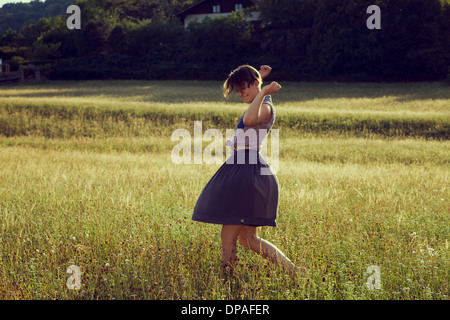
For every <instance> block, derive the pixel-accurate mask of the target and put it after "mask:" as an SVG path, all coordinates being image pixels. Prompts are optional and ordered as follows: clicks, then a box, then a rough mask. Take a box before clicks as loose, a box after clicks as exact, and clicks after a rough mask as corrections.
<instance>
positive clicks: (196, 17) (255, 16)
mask: <svg viewBox="0 0 450 320" xmlns="http://www.w3.org/2000/svg"><path fill="white" fill-rule="evenodd" d="M230 14H231V13H230V12H226V13H203V14H190V15H187V16H186V18H185V19H184V27H185V28H186V27H187V26H188V25H189V23H191V22H194V21H197V22H202V21H203V20H204V19H205V18H206V17H209V18H211V19H215V18H217V17H226V16H229V15H230ZM259 17H260V12H259V11H252V12H250V13H249V15H248V16H247V21H258V20H259Z"/></svg>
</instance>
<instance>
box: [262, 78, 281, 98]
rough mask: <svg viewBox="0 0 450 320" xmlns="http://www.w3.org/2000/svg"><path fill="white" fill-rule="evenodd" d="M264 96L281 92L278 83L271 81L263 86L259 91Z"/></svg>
mask: <svg viewBox="0 0 450 320" xmlns="http://www.w3.org/2000/svg"><path fill="white" fill-rule="evenodd" d="M261 90H262V91H263V92H264V94H265V95H269V94H274V93H275V92H278V91H280V90H281V86H280V84H279V83H278V82H275V81H273V82H272V83H271V84H269V85H267V86H264V87H263V88H262V89H261Z"/></svg>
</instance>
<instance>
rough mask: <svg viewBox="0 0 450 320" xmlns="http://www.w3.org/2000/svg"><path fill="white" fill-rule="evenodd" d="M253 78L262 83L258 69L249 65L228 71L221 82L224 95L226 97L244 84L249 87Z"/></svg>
mask: <svg viewBox="0 0 450 320" xmlns="http://www.w3.org/2000/svg"><path fill="white" fill-rule="evenodd" d="M255 80H258V82H259V83H260V84H261V83H262V78H261V75H260V74H259V72H258V70H256V69H255V68H253V67H252V66H249V65H242V66H240V67H238V68H237V69H235V70H233V71H232V72H231V73H230V75H229V76H228V78H227V80H226V81H225V83H224V84H223V95H224V97H225V98H228V96H229V95H230V93H232V92H233V91H238V90H241V89H242V88H244V86H247V88H248V87H250V85H251V84H252V83H253V82H254V81H255Z"/></svg>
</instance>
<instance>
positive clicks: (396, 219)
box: [0, 81, 450, 300]
mask: <svg viewBox="0 0 450 320" xmlns="http://www.w3.org/2000/svg"><path fill="white" fill-rule="evenodd" d="M282 85H283V90H282V91H281V92H280V93H278V94H276V95H274V96H273V100H274V103H275V107H276V110H277V120H276V123H275V126H274V128H277V129H279V134H280V139H279V151H280V158H279V169H278V172H277V176H278V180H279V182H280V188H281V189H280V191H281V193H280V204H279V212H278V220H277V222H278V227H277V228H269V227H267V228H262V229H261V231H260V234H261V235H262V236H263V237H264V238H266V239H268V240H269V241H271V242H273V243H274V244H276V245H277V246H278V247H279V248H280V249H281V250H282V251H283V252H285V253H286V254H287V255H288V256H289V257H290V258H291V260H293V262H295V263H296V264H297V265H299V266H303V267H305V268H306V269H307V271H308V277H309V280H306V279H299V280H298V281H293V280H291V279H290V278H289V277H288V276H287V275H286V274H284V273H283V271H282V270H281V269H279V268H277V267H275V266H273V265H271V264H269V263H268V262H266V261H265V260H264V259H263V258H261V257H259V256H256V255H255V254H253V253H252V252H248V251H246V250H244V248H243V247H239V248H238V250H239V257H240V261H239V264H238V267H237V269H236V271H235V279H234V280H233V281H232V282H231V283H229V284H228V285H222V283H221V281H220V279H219V262H220V261H219V260H220V237H219V232H220V226H216V225H209V224H202V223H196V222H193V221H191V214H192V210H193V207H194V205H195V202H196V200H197V197H198V196H199V194H200V192H201V190H202V189H203V187H204V185H205V184H206V183H207V182H208V180H209V179H210V177H211V176H212V175H213V174H214V172H215V171H216V170H217V169H218V168H219V166H220V164H205V163H203V164H190V165H184V164H180V165H176V164H174V163H173V162H172V161H171V151H172V149H173V147H174V146H175V145H176V144H177V142H173V141H171V134H172V132H173V131H174V130H176V129H179V128H185V129H188V130H189V131H190V132H192V134H193V128H194V124H193V122H194V121H197V120H199V121H202V123H203V131H205V130H206V129H208V128H217V129H219V130H221V131H223V132H224V135H225V130H226V129H234V128H235V126H236V123H237V120H238V119H239V117H240V116H241V114H242V113H243V111H244V110H245V106H244V105H243V104H241V103H239V101H238V99H236V98H232V99H231V100H230V101H226V100H225V99H224V98H222V96H221V90H220V88H221V83H219V82H176V81H174V82H145V81H142V82H141V81H104V82H100V81H89V82H47V83H40V84H33V83H31V84H21V85H8V86H2V87H1V88H0V162H1V168H0V221H1V223H0V299H439V300H441V299H443V300H448V299H449V269H450V264H449V258H450V256H449V241H450V239H449V235H450V227H449V226H450V214H449V213H450V201H449V200H450V197H449V196H450V190H449V187H450V183H449V182H450V170H449V168H450V167H449V159H450V148H449V147H450V143H449V138H450V90H449V87H448V85H447V84H444V83H416V84H359V83H355V84H348V83H347V84H342V83H341V84H337V83H282ZM269 138H270V136H269ZM209 143H210V142H207V141H204V142H203V146H204V147H205V146H207V145H208V144H209ZM269 151H270V148H269ZM71 265H76V266H78V267H79V268H80V270H81V277H80V279H81V289H79V290H73V289H69V288H68V286H67V284H66V281H67V279H68V278H69V276H70V274H68V273H66V271H67V268H68V267H69V266H71ZM371 266H377V267H378V268H379V270H380V284H381V287H380V288H379V289H377V288H369V287H368V286H367V284H366V283H367V281H368V280H369V279H372V278H371V277H372V276H373V275H372V273H371V272H370V269H368V268H369V267H371ZM370 283H372V282H370Z"/></svg>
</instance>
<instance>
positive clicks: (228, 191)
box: [192, 96, 279, 227]
mask: <svg viewBox="0 0 450 320" xmlns="http://www.w3.org/2000/svg"><path fill="white" fill-rule="evenodd" d="M263 103H266V104H269V105H270V106H271V109H272V116H271V118H270V119H269V120H268V121H267V122H266V123H263V124H259V125H257V126H253V127H248V126H245V125H244V121H243V119H244V115H245V112H244V114H243V115H242V117H241V118H240V120H239V123H238V125H237V128H236V131H235V135H234V140H233V142H231V141H227V145H228V146H231V147H232V148H233V149H234V152H233V153H232V155H231V156H230V157H229V158H228V159H227V160H226V162H225V163H224V164H223V165H222V166H221V167H220V168H219V170H217V172H216V173H215V174H214V175H213V177H212V178H211V179H210V180H209V182H208V183H207V184H206V186H205V188H204V189H203V191H202V192H201V194H200V196H199V198H198V199H197V203H196V205H195V208H194V214H193V215H192V220H194V221H199V222H206V223H214V224H222V225H250V226H272V227H276V217H277V210H278V200H279V193H278V189H279V187H278V179H277V177H276V175H275V173H274V172H273V171H272V169H271V168H270V166H269V165H268V164H267V162H266V161H265V160H264V158H263V157H262V156H261V155H260V152H259V151H260V147H261V144H262V142H263V141H264V139H265V138H266V137H267V135H268V133H269V131H270V129H271V127H272V126H273V123H274V122H275V108H274V106H273V104H272V99H271V97H270V96H266V97H265V98H264V101H263ZM238 146H245V147H248V148H249V149H241V150H237V151H236V147H238Z"/></svg>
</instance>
